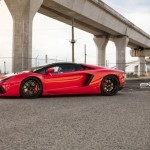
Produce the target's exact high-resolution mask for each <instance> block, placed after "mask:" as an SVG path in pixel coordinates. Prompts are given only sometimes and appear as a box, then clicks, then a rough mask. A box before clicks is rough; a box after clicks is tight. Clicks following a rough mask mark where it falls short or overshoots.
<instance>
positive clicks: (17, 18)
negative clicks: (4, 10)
mask: <svg viewBox="0 0 150 150" xmlns="http://www.w3.org/2000/svg"><path fill="white" fill-rule="evenodd" d="M5 3H6V5H7V7H8V9H9V11H10V13H11V15H12V18H13V56H12V57H13V60H12V70H13V72H20V71H22V70H27V69H29V68H31V64H32V63H31V62H32V22H33V17H34V15H35V14H36V12H37V11H38V9H39V8H40V6H41V5H42V3H43V0H16V1H14V0H5Z"/></svg>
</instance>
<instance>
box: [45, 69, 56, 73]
mask: <svg viewBox="0 0 150 150" xmlns="http://www.w3.org/2000/svg"><path fill="white" fill-rule="evenodd" d="M54 71H55V70H54V69H53V68H48V69H47V70H46V73H47V74H51V73H53V72H54Z"/></svg>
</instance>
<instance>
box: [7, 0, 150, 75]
mask: <svg viewBox="0 0 150 150" xmlns="http://www.w3.org/2000/svg"><path fill="white" fill-rule="evenodd" d="M5 2H6V5H7V7H8V9H9V11H10V13H11V15H12V17H13V25H14V27H13V72H20V71H22V70H26V69H29V68H30V67H31V57H32V22H33V17H34V15H35V14H36V12H37V11H38V12H39V13H42V14H44V15H46V16H49V17H51V18H54V19H56V20H59V21H61V22H64V23H66V24H69V25H72V19H74V26H75V27H77V28H79V29H81V30H84V31H86V32H89V33H91V34H93V35H94V42H95V44H96V46H97V64H98V65H101V66H105V49H106V45H107V43H108V40H112V41H113V42H114V43H115V46H116V64H117V69H120V70H125V49H126V47H127V46H129V47H131V48H136V49H138V47H140V48H141V47H142V49H143V48H145V49H146V48H148V47H150V36H149V35H148V34H147V33H145V32H144V31H142V30H141V29H139V28H138V27H136V26H135V25H134V24H132V23H131V22H130V21H128V20H127V19H126V18H124V17H123V16H121V15H120V14H119V13H117V12H116V11H115V10H113V9H112V8H110V7H109V6H108V5H106V4H105V3H103V2H102V1H97V0H80V1H79V0H24V1H17V2H15V3H14V0H5ZM142 59H144V57H142ZM142 64H143V63H141V67H140V68H142Z"/></svg>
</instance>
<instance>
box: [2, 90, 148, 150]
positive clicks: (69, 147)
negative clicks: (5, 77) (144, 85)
mask: <svg viewBox="0 0 150 150" xmlns="http://www.w3.org/2000/svg"><path fill="white" fill-rule="evenodd" d="M0 150H150V89H147V90H144V91H139V90H138V91H136V90H127V89H125V90H122V91H120V92H119V93H118V94H117V95H116V96H111V97H107V96H91V95H88V96H56V97H45V98H39V99H20V98H0Z"/></svg>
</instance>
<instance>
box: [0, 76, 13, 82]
mask: <svg viewBox="0 0 150 150" xmlns="http://www.w3.org/2000/svg"><path fill="white" fill-rule="evenodd" d="M10 78H11V77H8V78H4V79H2V80H1V81H0V82H3V83H4V82H6V81H7V80H9V79H10Z"/></svg>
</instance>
